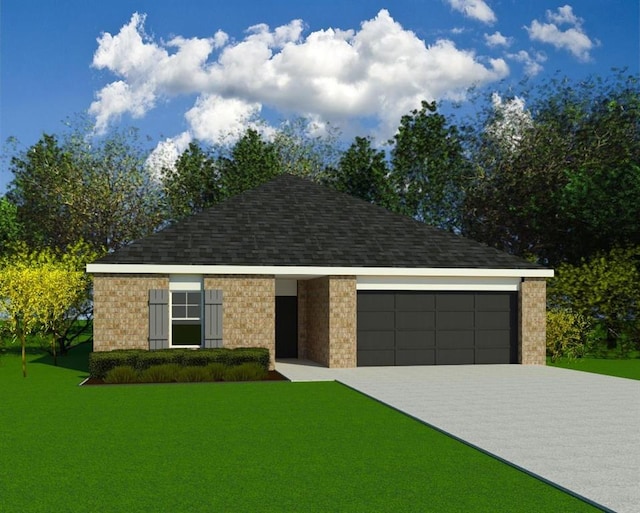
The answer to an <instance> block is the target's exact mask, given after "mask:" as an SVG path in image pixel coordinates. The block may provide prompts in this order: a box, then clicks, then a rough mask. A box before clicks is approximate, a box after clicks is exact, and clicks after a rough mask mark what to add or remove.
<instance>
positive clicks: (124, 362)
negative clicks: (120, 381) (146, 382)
mask: <svg viewBox="0 0 640 513" xmlns="http://www.w3.org/2000/svg"><path fill="white" fill-rule="evenodd" d="M139 352H140V351H138V350H135V349H129V350H119V351H104V352H102V351H100V352H93V353H91V354H90V355H89V374H90V375H91V377H92V378H98V379H104V378H105V376H106V375H107V372H109V371H110V370H111V369H113V368H115V367H121V366H129V367H134V368H135V364H136V360H137V357H138V354H139Z"/></svg>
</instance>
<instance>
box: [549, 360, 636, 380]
mask: <svg viewBox="0 0 640 513" xmlns="http://www.w3.org/2000/svg"><path fill="white" fill-rule="evenodd" d="M634 356H635V358H629V359H626V360H613V359H606V358H578V359H569V358H558V359H557V360H556V361H555V362H554V361H551V358H547V365H552V366H554V367H562V368H564V369H571V370H577V371H583V372H595V373H596V374H606V375H608V376H616V377H618V378H628V379H638V380H640V357H638V356H637V355H635V354H634Z"/></svg>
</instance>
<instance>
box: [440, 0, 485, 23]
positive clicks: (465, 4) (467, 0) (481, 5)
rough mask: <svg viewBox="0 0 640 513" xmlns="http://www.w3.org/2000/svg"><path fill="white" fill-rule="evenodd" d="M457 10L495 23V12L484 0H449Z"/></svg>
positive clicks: (477, 18)
mask: <svg viewBox="0 0 640 513" xmlns="http://www.w3.org/2000/svg"><path fill="white" fill-rule="evenodd" d="M447 3H448V4H449V5H450V6H451V7H452V8H453V9H455V10H456V11H458V12H461V13H462V14H464V15H465V16H467V17H469V18H473V19H475V20H478V21H481V22H483V23H488V24H490V23H495V21H496V20H497V18H496V15H495V13H494V12H493V10H492V9H491V7H489V6H488V5H487V3H486V2H485V1H484V0H447Z"/></svg>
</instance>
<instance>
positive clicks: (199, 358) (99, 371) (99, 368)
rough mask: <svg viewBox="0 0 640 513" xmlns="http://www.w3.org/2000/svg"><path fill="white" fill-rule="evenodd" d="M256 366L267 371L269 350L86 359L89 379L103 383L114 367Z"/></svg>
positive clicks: (106, 354) (127, 353)
mask: <svg viewBox="0 0 640 513" xmlns="http://www.w3.org/2000/svg"><path fill="white" fill-rule="evenodd" d="M252 362H254V363H257V364H259V365H260V366H261V367H262V368H264V369H265V370H269V350H268V349H265V348H262V347H239V348H236V349H227V348H217V349H198V350H195V351H194V350H192V349H161V350H158V351H146V350H142V349H123V350H116V351H100V352H93V353H91V354H90V355H89V374H90V375H91V377H92V378H97V379H104V377H105V376H106V374H107V372H109V371H110V370H111V369H113V368H115V367H121V366H129V367H132V368H133V369H135V370H136V371H138V372H140V371H143V370H145V369H148V368H149V367H152V366H155V365H164V364H167V363H175V364H178V365H182V366H192V367H204V366H206V365H209V364H210V363H221V364H223V365H226V366H228V367H233V366H236V365H241V364H243V363H252Z"/></svg>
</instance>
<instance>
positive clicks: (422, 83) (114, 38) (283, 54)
mask: <svg viewBox="0 0 640 513" xmlns="http://www.w3.org/2000/svg"><path fill="white" fill-rule="evenodd" d="M480 3H482V2H480ZM474 5H475V4H474ZM483 5H484V4H483ZM144 19H145V18H144V16H143V15H138V14H134V15H133V16H132V18H131V20H130V22H129V23H128V24H126V25H124V26H123V27H122V28H121V30H120V31H119V32H118V33H117V34H115V35H111V34H108V33H105V34H103V35H102V36H101V37H100V38H99V39H98V48H97V50H96V52H95V54H94V59H93V66H94V67H96V68H98V69H105V70H108V71H110V72H111V73H113V74H114V75H116V77H117V80H116V81H114V82H112V83H110V84H107V85H106V86H105V87H104V88H102V89H101V90H100V91H98V92H97V93H96V99H95V101H94V102H93V103H92V104H91V107H90V113H91V114H92V115H93V116H94V117H95V119H96V128H97V129H99V130H104V129H105V128H106V127H107V126H108V125H109V123H111V122H113V121H116V120H117V119H118V118H119V117H120V116H121V115H123V114H130V115H132V116H143V115H144V114H145V113H146V112H148V111H149V110H151V109H153V108H154V107H155V106H156V104H157V102H158V101H159V100H161V99H162V100H165V101H167V100H170V99H171V97H174V96H178V95H196V97H197V99H196V101H195V104H194V106H193V107H192V108H191V109H190V110H188V111H187V112H186V113H185V119H186V121H187V123H188V130H189V133H190V134H191V136H192V137H194V138H197V139H201V140H203V141H210V142H214V141H217V140H219V139H220V138H221V137H224V136H226V135H228V134H229V133H232V134H233V133H236V132H239V131H244V129H246V127H247V126H252V125H251V124H252V123H254V118H255V117H256V116H257V115H258V114H259V113H260V112H261V110H262V108H263V107H268V108H269V109H270V111H274V112H277V113H280V114H282V115H284V116H288V115H291V114H293V115H296V116H299V115H300V116H306V117H308V118H310V119H313V120H315V121H316V122H317V123H319V124H320V125H322V124H327V123H330V124H332V125H333V126H349V125H351V126H354V125H357V124H358V122H359V121H360V120H363V119H366V120H367V123H368V124H369V125H370V123H371V121H372V120H373V122H374V125H375V127H374V131H375V132H376V134H377V135H378V136H380V137H381V138H384V139H386V138H389V137H390V136H391V135H393V133H394V131H395V129H396V128H397V126H398V123H399V120H400V117H401V116H402V115H403V114H406V113H407V112H409V111H410V110H412V109H414V108H417V107H419V106H420V101H421V100H434V99H443V98H456V99H460V98H463V97H464V92H465V91H466V89H468V88H469V87H470V86H473V85H482V84H486V83H490V82H494V81H498V80H500V79H502V78H504V77H505V76H507V75H508V74H509V68H508V66H507V63H506V62H505V61H504V60H503V59H489V60H487V59H485V58H483V57H482V56H477V55H476V54H475V52H473V51H470V50H464V49H459V48H457V47H456V45H455V43H454V42H452V41H450V40H448V39H440V40H437V41H435V43H433V44H431V45H427V44H425V42H424V41H423V40H421V39H419V38H418V37H417V36H416V35H415V34H414V33H413V32H411V31H409V30H406V29H404V28H403V27H402V26H401V25H400V24H399V23H397V22H396V21H395V20H394V19H393V18H392V17H391V15H390V14H389V12H388V11H386V10H381V11H380V12H379V13H378V14H377V16H376V17H375V18H373V19H370V20H367V21H364V22H363V23H362V24H361V26H360V27H359V29H358V30H354V29H352V30H339V29H330V28H329V29H325V30H317V31H313V32H311V33H309V34H308V35H306V36H305V35H304V33H303V32H304V24H303V22H302V21H300V20H293V21H291V22H290V23H288V24H286V25H283V26H280V27H276V28H275V29H271V28H269V27H268V26H267V25H264V24H260V25H254V26H252V27H250V28H249V29H248V30H247V31H246V34H245V36H244V38H243V39H241V40H237V41H236V40H232V39H231V38H229V36H228V35H227V34H225V33H224V32H222V31H217V32H216V33H215V35H214V37H213V38H204V39H201V38H185V37H181V36H178V37H174V38H173V39H171V40H170V41H169V42H167V43H162V42H157V41H155V40H153V39H152V38H150V37H149V36H147V35H146V34H145V32H144ZM263 130H265V128H263ZM384 139H382V140H384Z"/></svg>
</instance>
